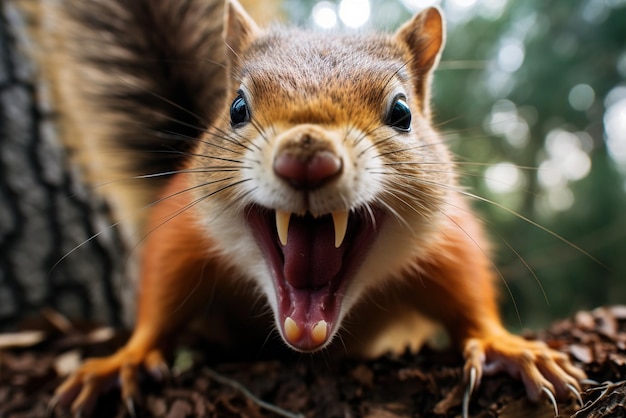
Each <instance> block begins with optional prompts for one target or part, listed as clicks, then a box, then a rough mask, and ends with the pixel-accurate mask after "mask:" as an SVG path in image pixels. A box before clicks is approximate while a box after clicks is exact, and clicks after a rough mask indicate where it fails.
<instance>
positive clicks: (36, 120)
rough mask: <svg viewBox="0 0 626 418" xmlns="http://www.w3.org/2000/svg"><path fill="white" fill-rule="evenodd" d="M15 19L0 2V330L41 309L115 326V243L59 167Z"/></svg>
mask: <svg viewBox="0 0 626 418" xmlns="http://www.w3.org/2000/svg"><path fill="white" fill-rule="evenodd" d="M27 45H28V38H27V31H26V22H25V21H24V16H23V15H22V14H21V13H20V12H19V11H18V9H17V8H16V7H15V5H14V4H12V3H11V2H10V1H7V0H0V329H3V328H7V327H9V326H12V325H14V324H15V322H16V321H18V320H19V319H20V318H22V317H23V316H24V315H27V314H29V313H32V312H34V311H37V310H39V309H40V308H42V307H46V306H50V307H52V308H54V309H56V310H58V311H60V312H63V313H64V314H66V315H68V316H69V317H84V318H89V319H95V320H99V321H103V322H107V323H113V324H119V323H120V318H121V316H122V313H121V310H120V297H119V295H118V294H117V293H116V289H120V288H121V287H120V280H121V277H122V275H121V271H122V266H121V264H122V262H121V259H122V257H121V251H120V248H121V241H120V239H119V234H118V233H117V231H116V230H115V229H114V228H108V225H109V219H108V215H107V212H106V207H105V205H104V204H103V202H102V201H99V200H98V199H97V197H96V196H95V193H93V190H90V189H89V188H88V187H86V186H85V185H84V184H83V183H81V181H80V176H79V173H77V172H76V170H73V169H72V168H71V167H69V165H68V160H67V158H66V157H67V155H66V154H65V152H64V150H63V148H62V147H61V145H60V144H59V142H58V140H57V139H58V138H57V136H56V132H55V127H54V109H53V108H52V105H51V104H50V103H49V102H48V101H47V100H46V89H45V86H43V85H41V83H40V82H39V81H38V79H37V71H36V68H35V67H34V64H33V62H32V60H30V59H28V58H27V54H26V53H24V50H25V49H26V47H27Z"/></svg>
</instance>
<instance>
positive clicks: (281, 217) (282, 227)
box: [276, 209, 291, 246]
mask: <svg viewBox="0 0 626 418" xmlns="http://www.w3.org/2000/svg"><path fill="white" fill-rule="evenodd" d="M290 219H291V213H289V212H283V211H282V210H278V209H277V210H276V230H277V231H278V239H279V240H280V243H281V244H283V246H285V245H287V232H288V231H289V220H290Z"/></svg>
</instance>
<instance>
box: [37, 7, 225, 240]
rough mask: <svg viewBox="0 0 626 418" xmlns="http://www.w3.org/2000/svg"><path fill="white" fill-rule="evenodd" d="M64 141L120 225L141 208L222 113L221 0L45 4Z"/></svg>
mask: <svg viewBox="0 0 626 418" xmlns="http://www.w3.org/2000/svg"><path fill="white" fill-rule="evenodd" d="M39 4H40V10H39V13H38V14H39V16H38V17H39V20H40V21H41V23H40V24H39V25H38V26H39V34H38V35H37V36H38V37H39V38H40V39H41V42H42V43H43V44H44V48H43V51H42V53H41V54H40V58H41V59H40V67H41V69H42V71H43V72H44V76H45V78H46V79H47V80H48V85H49V87H50V90H51V91H52V96H53V100H52V101H53V103H54V105H55V107H56V109H55V110H56V111H57V113H58V114H59V115H60V117H59V120H60V124H59V125H60V127H61V137H62V138H63V141H64V143H65V144H66V146H67V148H68V149H69V150H70V153H71V155H73V156H74V160H75V161H77V162H78V163H79V165H80V166H81V167H82V171H83V173H84V176H85V178H86V180H87V181H89V182H90V183H91V184H92V185H94V186H99V185H103V184H104V185H103V186H99V187H97V189H98V190H100V191H101V192H102V193H103V194H104V195H105V196H106V197H107V198H108V200H109V201H110V202H111V204H112V206H113V209H114V213H116V215H117V217H118V219H119V220H121V221H122V222H124V221H128V220H130V221H129V222H126V223H127V224H129V226H130V227H131V228H130V231H129V232H131V233H134V232H139V230H140V225H141V220H142V218H143V217H144V216H145V211H143V210H142V208H144V207H145V206H146V205H149V204H150V202H152V201H154V200H155V199H156V198H157V195H158V190H160V188H161V186H162V184H163V180H166V177H167V176H163V177H160V176H157V177H151V178H138V177H141V176H146V175H151V174H156V173H167V172H171V171H173V170H176V169H177V168H180V166H181V162H182V160H183V159H184V158H185V153H186V151H188V150H189V149H190V148H191V146H192V145H193V143H194V141H195V140H197V138H198V137H199V135H200V134H201V133H202V131H203V130H204V129H205V128H206V127H207V126H208V125H209V124H211V122H212V121H213V120H214V119H215V118H216V117H217V116H218V112H220V111H221V109H223V100H224V96H225V87H226V78H225V77H226V69H225V65H224V62H225V59H224V57H225V45H224V42H223V39H222V27H223V13H224V1H223V0H132V1H129V0H89V1H85V0H59V1H57V2H50V1H47V0H43V1H40V2H39Z"/></svg>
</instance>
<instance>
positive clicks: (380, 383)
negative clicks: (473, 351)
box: [0, 306, 626, 418]
mask: <svg viewBox="0 0 626 418" xmlns="http://www.w3.org/2000/svg"><path fill="white" fill-rule="evenodd" d="M127 336H128V335H127V334H126V333H125V332H120V331H115V330H112V329H109V328H97V327H93V326H85V325H81V326H78V325H76V324H71V323H69V322H68V321H67V320H66V319H65V318H63V317H61V316H59V315H58V314H56V313H54V312H44V313H43V314H42V318H39V319H38V320H36V321H34V322H30V323H27V324H25V325H24V331H21V332H18V333H15V334H0V417H1V418H18V417H29V418H30V417H46V416H50V417H65V416H68V417H69V416H71V414H69V413H68V412H67V411H62V410H60V409H59V408H56V409H55V410H54V411H50V410H48V403H49V401H50V399H51V397H52V394H53V391H54V389H55V387H57V385H58V384H59V382H61V381H62V379H63V377H62V375H63V374H64V373H66V370H70V369H72V368H73V367H76V364H77V363H78V362H79V361H80V359H81V358H82V357H83V356H93V355H104V354H107V353H110V352H111V351H113V350H114V349H115V347H118V346H120V344H122V343H123V342H124V340H125V339H126V338H127ZM528 337H537V338H540V339H542V340H544V341H546V342H547V343H548V344H549V345H550V346H552V347H555V348H558V349H559V350H562V351H564V352H566V353H569V354H570V355H571V356H572V357H573V359H574V360H575V362H576V363H577V364H579V365H580V366H581V367H582V368H583V369H584V370H585V372H586V373H587V374H588V376H589V378H590V379H593V380H595V381H597V382H600V383H599V385H594V386H592V385H588V386H586V387H585V392H584V393H583V394H582V397H583V400H584V402H585V405H584V407H583V408H582V409H581V410H579V411H578V412H576V413H575V410H576V408H577V406H576V402H575V401H574V400H572V401H571V402H570V403H567V404H560V405H559V411H560V416H575V417H577V418H580V417H626V380H625V379H626V306H613V307H606V308H599V309H596V310H594V311H591V312H579V313H577V314H576V315H575V316H574V317H573V318H570V319H567V320H563V321H560V322H557V323H554V324H553V325H552V326H551V327H550V328H549V329H548V330H546V331H544V332H540V333H538V334H537V335H529V336H528ZM193 346H194V344H190V345H187V346H181V347H180V348H179V349H178V350H177V351H176V352H175V353H174V355H173V358H172V362H173V366H172V376H171V378H169V379H165V380H164V381H162V382H155V381H154V380H151V379H148V378H147V377H146V378H145V379H143V381H142V383H141V385H142V393H143V398H142V400H141V402H140V404H138V405H136V415H137V416H138V417H168V418H178V417H280V416H285V417H324V418H330V417H342V418H348V417H380V418H395V417H457V416H460V414H461V400H462V395H463V389H464V387H463V385H462V383H461V380H462V378H461V377H462V370H461V365H462V360H461V358H460V356H459V355H458V354H456V353H450V352H435V351H433V350H431V349H428V348H424V349H423V350H422V351H420V352H419V353H418V354H417V355H415V354H409V353H407V354H405V355H403V356H400V357H390V356H387V357H382V358H380V359H377V360H375V361H368V362H363V361H354V360H343V361H340V362H330V361H329V360H328V359H324V358H311V357H306V358H303V357H294V358H288V359H281V360H278V359H270V360H262V361H259V360H257V361H254V362H241V361H240V362H233V361H225V362H222V361H220V362H216V361H215V360H214V356H211V359H213V361H211V359H209V358H208V357H207V356H206V355H204V354H203V352H202V351H200V350H198V349H197V348H193ZM190 347H191V348H190ZM206 351H208V350H205V352H206ZM96 416H97V417H124V416H130V415H128V412H127V411H126V409H125V407H124V406H123V404H122V403H121V402H120V394H119V391H118V390H117V389H113V390H111V391H110V392H109V393H107V394H106V395H105V396H103V397H102V398H101V399H100V401H99V403H98V405H97V412H96ZM470 416H472V417H552V416H554V412H553V411H552V407H551V406H550V404H549V403H548V402H547V401H546V402H542V403H539V404H531V403H530V402H528V401H527V400H526V399H525V393H524V389H523V386H522V385H521V383H519V382H516V381H514V380H513V379H511V378H509V377H508V376H504V375H502V376H492V377H487V378H485V379H484V381H483V383H482V385H481V386H480V388H479V390H478V392H477V393H476V394H475V395H474V396H473V398H472V402H471V405H470Z"/></svg>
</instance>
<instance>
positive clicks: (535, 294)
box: [284, 0, 626, 328]
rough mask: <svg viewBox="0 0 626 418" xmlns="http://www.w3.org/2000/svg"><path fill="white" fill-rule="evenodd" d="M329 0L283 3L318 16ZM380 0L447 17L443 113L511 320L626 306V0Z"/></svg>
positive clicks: (390, 21)
mask: <svg viewBox="0 0 626 418" xmlns="http://www.w3.org/2000/svg"><path fill="white" fill-rule="evenodd" d="M345 1H350V0H345ZM355 1H356V2H357V3H358V0H352V2H353V3H354V2H355ZM318 3H319V2H318V1H296V0H285V2H284V4H285V10H286V14H287V15H288V17H289V19H291V20H294V21H296V22H299V23H301V24H309V25H313V20H312V18H311V10H312V9H313V7H314V5H316V4H318ZM339 3H340V1H339V0H337V1H336V2H326V3H324V4H325V5H326V7H327V8H329V9H330V10H339V6H338V5H339ZM369 3H370V7H371V12H372V13H371V16H372V17H371V18H370V21H369V22H368V24H369V25H370V26H375V27H379V28H385V29H393V28H395V27H397V26H398V25H399V24H401V23H402V22H403V21H405V20H406V19H408V18H410V16H411V15H412V13H413V11H412V10H410V8H414V9H418V8H420V7H424V6H425V5H428V4H427V3H430V4H432V3H434V4H439V5H440V6H441V7H442V8H443V9H444V11H445V12H446V14H447V15H448V16H449V22H448V23H449V24H448V34H447V35H448V38H447V46H446V49H445V52H444V55H443V58H442V61H441V65H440V68H439V70H438V71H437V72H436V77H435V87H434V98H433V102H434V103H433V105H434V108H435V112H436V116H435V123H436V125H437V126H438V128H439V130H440V131H441V132H442V133H443V137H444V138H445V140H446V141H447V142H448V143H449V144H450V147H451V148H452V149H453V151H454V152H455V153H456V154H457V156H458V160H459V162H460V163H459V166H458V172H459V174H460V177H461V179H462V181H463V184H464V185H466V186H468V190H469V191H470V192H471V193H474V194H476V195H478V196H481V198H480V199H474V200H475V202H474V203H475V206H476V207H477V208H478V209H479V210H480V212H481V214H482V215H481V217H482V218H483V219H484V222H485V224H486V225H487V228H488V230H489V231H490V234H491V237H492V239H493V241H494V247H495V248H496V251H495V252H496V264H497V266H498V270H499V272H500V274H501V276H502V282H503V286H502V288H503V292H502V307H503V311H504V314H505V317H506V320H507V322H508V323H509V325H510V326H512V327H514V328H515V327H519V326H523V327H536V326H541V325H543V324H545V322H546V321H548V320H551V319H554V318H560V317H564V316H567V315H570V314H571V313H573V312H575V311H576V310H579V309H589V308H593V307H596V306H599V305H602V304H615V303H624V302H626V280H625V279H626V181H625V176H626V158H625V154H626V1H623V0H577V1H574V0H572V1H561V2H547V1H544V0H525V1H513V0H508V1H507V0H475V1H472V0H447V1H446V0H444V1H441V2H434V1H425V0H422V1H419V0H403V2H402V3H401V2H400V1H399V0H395V1H394V0H388V1H382V0H372V1H370V2H369ZM361 7H363V1H361ZM341 25H342V21H341V19H338V20H337V26H341ZM622 89H623V90H622ZM503 162H506V163H509V164H502V163H503ZM491 202H495V203H491ZM503 207H506V208H508V209H504V208H503ZM505 285H506V286H505ZM507 287H508V289H509V290H508V291H507V290H506V288H507ZM544 292H545V296H544ZM517 311H519V317H518V313H517Z"/></svg>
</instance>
